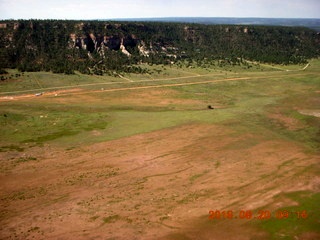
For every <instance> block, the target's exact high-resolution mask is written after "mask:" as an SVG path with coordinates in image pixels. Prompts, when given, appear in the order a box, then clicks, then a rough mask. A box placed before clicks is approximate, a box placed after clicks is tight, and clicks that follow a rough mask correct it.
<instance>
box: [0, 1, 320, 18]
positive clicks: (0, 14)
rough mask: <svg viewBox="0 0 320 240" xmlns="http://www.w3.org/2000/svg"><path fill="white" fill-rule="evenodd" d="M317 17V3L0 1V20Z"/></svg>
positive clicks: (319, 3)
mask: <svg viewBox="0 0 320 240" xmlns="http://www.w3.org/2000/svg"><path fill="white" fill-rule="evenodd" d="M156 17H261V18H320V0H133V1H131V0H0V19H83V20H86V19H114V18H156Z"/></svg>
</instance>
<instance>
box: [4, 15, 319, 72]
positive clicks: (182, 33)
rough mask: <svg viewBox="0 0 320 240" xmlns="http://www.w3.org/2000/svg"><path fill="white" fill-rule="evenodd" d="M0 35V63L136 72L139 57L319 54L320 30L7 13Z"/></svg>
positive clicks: (289, 59) (284, 58) (266, 58)
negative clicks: (26, 16) (39, 17)
mask: <svg viewBox="0 0 320 240" xmlns="http://www.w3.org/2000/svg"><path fill="white" fill-rule="evenodd" d="M0 37H1V38H0V59H1V61H0V69H1V68H2V69H3V68H18V69H19V70H21V71H52V72H55V73H67V74H72V73H73V72H74V71H80V72H82V73H94V74H114V73H115V72H118V73H119V72H140V71H142V68H139V65H138V64H139V63H150V64H157V63H163V64H170V63H173V62H178V61H183V60H185V61H195V62H198V63H201V62H210V61H214V60H224V61H226V62H228V63H230V64H238V63H239V62H241V61H242V60H243V59H246V60H251V61H259V62H269V63H282V64H289V63H304V62H306V60H307V59H310V58H314V57H319V55H320V35H319V33H317V32H316V31H314V30H311V29H308V28H302V27H275V26H273V27H267V26H236V25H201V24H184V23H158V22H140V23H139V22H110V21H109V22H107V21H106V22H104V21H63V20H18V21H14V20H8V21H1V22H0Z"/></svg>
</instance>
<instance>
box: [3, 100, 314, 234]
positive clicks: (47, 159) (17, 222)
mask: <svg viewBox="0 0 320 240" xmlns="http://www.w3.org/2000/svg"><path fill="white" fill-rule="evenodd" d="M155 96H156V94H155ZM155 98H156V97H155ZM239 142H244V143H247V144H242V145H240V147H239V146H238V145H237V144H238V143H239ZM236 145H237V147H235V146H236ZM19 154H20V155H19ZM19 154H17V155H12V154H11V155H10V153H9V152H7V153H5V152H3V153H1V157H2V158H3V159H6V160H8V161H7V162H6V163H4V161H3V162H1V163H0V164H1V169H4V170H3V171H2V172H1V175H0V180H1V183H2V184H1V188H0V191H1V196H0V200H1V201H0V204H1V205H0V207H1V235H2V237H3V238H4V239H7V238H8V239H9V238H17V239H31V238H36V239H41V238H43V239H102V238H105V239H108V238H115V239H179V237H185V238H187V237H188V238H190V239H195V237H196V238H197V239H212V236H213V235H212V234H214V233H215V234H217V235H216V236H217V239H222V238H227V239H250V236H258V237H259V236H260V238H259V239H267V238H266V235H265V233H261V232H258V231H257V230H255V229H251V228H247V227H244V226H242V224H243V220H235V221H233V222H226V221H224V222H220V223H218V224H213V223H212V222H210V221H209V220H208V211H209V210H211V209H229V210H234V211H236V210H239V209H250V210H253V209H256V208H258V207H261V206H265V205H268V204H269V205H270V204H272V203H275V201H280V200H275V196H276V195H277V194H279V193H281V192H290V191H295V190H296V189H299V190H301V189H309V188H311V187H310V186H313V185H314V184H316V183H317V181H316V180H315V177H313V176H312V175H311V174H307V173H303V170H304V169H306V168H307V167H310V166H312V165H313V164H316V163H317V161H318V160H319V158H317V157H315V156H312V155H307V154H306V153H304V152H303V151H302V149H300V148H299V147H298V146H296V145H295V144H294V143H292V142H286V141H283V140H277V141H271V140H264V139H263V138H262V137H261V136H255V135H248V134H246V135H239V136H237V137H235V135H234V132H233V131H232V130H231V129H229V128H227V127H222V126H215V125H206V124H188V125H183V126H180V127H173V128H168V129H164V130H160V131H155V132H151V133H146V134H139V135H135V136H132V137H127V138H123V139H119V140H114V141H109V142H104V143H99V144H94V145H90V146H85V147H79V148H75V149H71V150H70V149H69V150H67V149H61V148H56V147H51V146H50V145H45V146H43V147H33V148H30V149H27V150H25V152H24V153H19ZM22 154H25V155H30V156H33V157H35V158H36V160H35V161H23V162H17V161H16V160H17V159H18V158H19V157H21V155H22ZM283 201H285V200H283ZM270 210H272V209H270ZM222 226H223V227H222ZM233 228H234V229H238V231H230V229H233ZM219 229H220V230H219ZM228 229H229V230H228ZM222 230H224V231H222ZM240 231H241V232H242V233H243V234H241V235H239V232H240ZM246 233H248V234H246ZM249 233H250V234H249ZM183 239H184V238H183Z"/></svg>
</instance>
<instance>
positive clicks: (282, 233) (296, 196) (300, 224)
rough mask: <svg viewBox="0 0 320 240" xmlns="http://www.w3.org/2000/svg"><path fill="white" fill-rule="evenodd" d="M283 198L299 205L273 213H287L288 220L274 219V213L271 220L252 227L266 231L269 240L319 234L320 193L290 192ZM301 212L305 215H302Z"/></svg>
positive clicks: (291, 238) (260, 221) (289, 239)
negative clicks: (306, 233)
mask: <svg viewBox="0 0 320 240" xmlns="http://www.w3.org/2000/svg"><path fill="white" fill-rule="evenodd" d="M285 197H287V198H290V199H292V200H293V201H295V202H298V203H299V205H298V206H291V207H285V208H280V209H277V210H276V211H275V212H277V211H282V212H283V211H288V212H289V217H288V218H283V219H278V218H275V217H274V216H275V213H274V214H273V217H272V218H270V219H267V220H266V219H264V220H259V222H255V224H254V225H256V226H257V227H259V228H261V229H263V230H264V231H267V232H268V233H269V234H270V238H269V239H270V240H273V239H286V240H294V239H296V238H295V236H299V235H300V234H302V233H304V232H316V233H320V222H319V215H320V208H319V202H320V193H311V192H292V193H287V194H285ZM303 211H305V212H306V214H307V215H303V213H304V212H303ZM250 224H252V223H250Z"/></svg>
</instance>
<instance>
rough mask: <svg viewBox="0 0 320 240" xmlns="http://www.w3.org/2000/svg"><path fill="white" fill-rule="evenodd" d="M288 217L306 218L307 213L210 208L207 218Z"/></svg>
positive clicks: (261, 218) (263, 218) (260, 218)
mask: <svg viewBox="0 0 320 240" xmlns="http://www.w3.org/2000/svg"><path fill="white" fill-rule="evenodd" d="M290 217H295V218H298V219H306V218H308V213H307V211H306V210H302V211H287V210H277V211H276V212H275V213H274V214H272V213H271V211H269V210H258V211H256V212H253V211H251V210H240V211H232V210H227V211H220V210H210V211H209V219H210V220H214V219H247V220H249V219H259V220H267V219H270V218H276V219H288V218H290Z"/></svg>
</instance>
